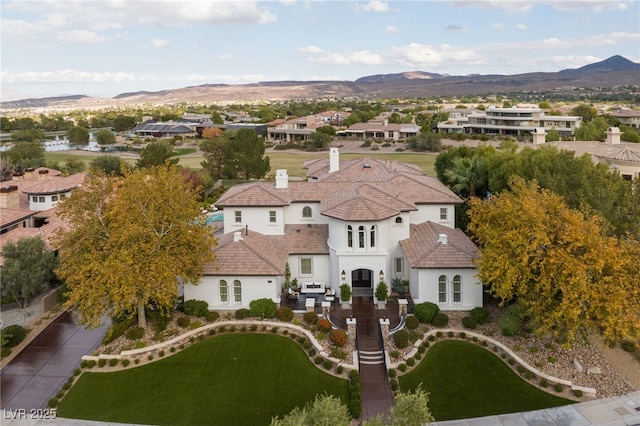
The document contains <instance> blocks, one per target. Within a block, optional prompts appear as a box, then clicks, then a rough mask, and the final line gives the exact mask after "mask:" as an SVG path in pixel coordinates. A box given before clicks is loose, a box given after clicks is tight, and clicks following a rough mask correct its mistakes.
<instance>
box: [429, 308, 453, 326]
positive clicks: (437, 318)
mask: <svg viewBox="0 0 640 426" xmlns="http://www.w3.org/2000/svg"><path fill="white" fill-rule="evenodd" d="M431 324H433V325H434V327H439V328H442V327H446V326H447V324H449V316H448V315H447V314H443V313H442V312H438V313H437V314H435V315H434V316H433V319H432V320H431Z"/></svg>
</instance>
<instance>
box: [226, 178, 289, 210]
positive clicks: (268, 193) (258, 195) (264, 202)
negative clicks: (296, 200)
mask: <svg viewBox="0 0 640 426" xmlns="http://www.w3.org/2000/svg"><path fill="white" fill-rule="evenodd" d="M283 195H284V194H282V193H281V192H276V190H275V185H274V183H273V182H253V183H246V184H241V185H235V186H232V187H231V188H230V189H229V190H228V191H227V192H225V193H224V195H223V196H222V197H220V200H218V202H217V203H216V205H217V206H220V207H226V206H234V207H247V206H249V207H279V206H286V205H287V204H289V202H290V201H288V200H287V198H288V197H287V198H285V197H283Z"/></svg>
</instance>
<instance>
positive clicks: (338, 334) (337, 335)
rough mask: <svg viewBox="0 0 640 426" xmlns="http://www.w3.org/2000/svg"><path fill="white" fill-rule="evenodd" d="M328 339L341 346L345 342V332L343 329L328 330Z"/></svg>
mask: <svg viewBox="0 0 640 426" xmlns="http://www.w3.org/2000/svg"><path fill="white" fill-rule="evenodd" d="M329 340H331V342H332V343H333V344H334V345H336V346H340V347H343V346H344V345H346V344H347V333H345V332H344V330H331V331H330V332H329Z"/></svg>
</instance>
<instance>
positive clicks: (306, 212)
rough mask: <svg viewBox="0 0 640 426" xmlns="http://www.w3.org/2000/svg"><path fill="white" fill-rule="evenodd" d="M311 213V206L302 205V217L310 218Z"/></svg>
mask: <svg viewBox="0 0 640 426" xmlns="http://www.w3.org/2000/svg"><path fill="white" fill-rule="evenodd" d="M311 214H312V212H311V207H309V206H304V207H303V208H302V217H305V218H310V217H311Z"/></svg>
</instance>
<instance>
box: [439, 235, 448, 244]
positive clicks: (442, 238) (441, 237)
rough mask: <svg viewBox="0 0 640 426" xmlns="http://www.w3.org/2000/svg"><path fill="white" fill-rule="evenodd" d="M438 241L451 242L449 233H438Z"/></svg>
mask: <svg viewBox="0 0 640 426" xmlns="http://www.w3.org/2000/svg"><path fill="white" fill-rule="evenodd" d="M438 242H439V243H442V244H447V243H448V242H449V237H447V234H438Z"/></svg>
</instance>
